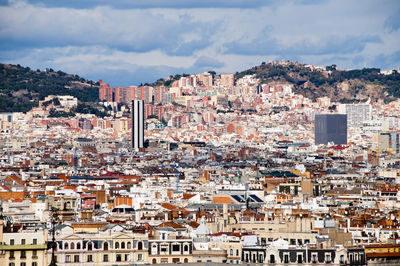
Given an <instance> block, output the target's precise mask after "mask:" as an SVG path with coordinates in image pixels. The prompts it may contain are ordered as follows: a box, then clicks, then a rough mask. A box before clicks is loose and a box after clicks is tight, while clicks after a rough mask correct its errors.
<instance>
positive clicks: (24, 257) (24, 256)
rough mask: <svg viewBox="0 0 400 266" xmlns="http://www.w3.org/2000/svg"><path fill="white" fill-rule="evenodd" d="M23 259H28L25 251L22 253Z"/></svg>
mask: <svg viewBox="0 0 400 266" xmlns="http://www.w3.org/2000/svg"><path fill="white" fill-rule="evenodd" d="M21 259H26V251H25V250H22V251H21Z"/></svg>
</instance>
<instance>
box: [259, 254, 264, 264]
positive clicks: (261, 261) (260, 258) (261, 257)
mask: <svg viewBox="0 0 400 266" xmlns="http://www.w3.org/2000/svg"><path fill="white" fill-rule="evenodd" d="M258 262H260V263H263V255H262V254H259V255H258Z"/></svg>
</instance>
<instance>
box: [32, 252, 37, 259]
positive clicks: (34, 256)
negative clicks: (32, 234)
mask: <svg viewBox="0 0 400 266" xmlns="http://www.w3.org/2000/svg"><path fill="white" fill-rule="evenodd" d="M32 258H37V250H32Z"/></svg>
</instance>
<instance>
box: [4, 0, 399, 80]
mask: <svg viewBox="0 0 400 266" xmlns="http://www.w3.org/2000/svg"><path fill="white" fill-rule="evenodd" d="M281 59H285V60H291V61H298V62H301V63H306V64H315V65H322V66H326V65H331V64H337V65H338V66H339V67H341V68H362V67H379V68H381V69H397V68H398V67H399V66H400V1H398V0H392V1H389V0H377V1H368V0H365V1H351V0H343V1H342V0H331V1H329V0H326V1H325V0H320V1H318V0H297V1H295V0H293V1H290V0H279V1H272V0H271V1H269V0H220V1H218V0H199V1H190V0H99V1H94V0H25V1H21V0H0V62H3V63H12V64H21V65H23V66H29V67H31V68H32V69H37V68H39V69H42V70H43V69H45V68H48V67H50V68H53V69H55V70H62V71H65V72H68V73H73V74H78V75H80V76H83V77H85V78H88V79H92V80H98V79H103V80H104V81H106V82H109V83H111V85H112V86H118V85H122V86H127V85H138V84H140V83H145V82H152V81H154V80H156V79H158V78H160V77H167V76H169V75H171V74H178V73H199V72H204V71H208V70H215V71H216V72H218V73H222V72H236V71H241V70H245V69H247V68H249V67H251V66H255V65H259V64H260V63H261V62H263V61H266V62H268V61H269V60H281Z"/></svg>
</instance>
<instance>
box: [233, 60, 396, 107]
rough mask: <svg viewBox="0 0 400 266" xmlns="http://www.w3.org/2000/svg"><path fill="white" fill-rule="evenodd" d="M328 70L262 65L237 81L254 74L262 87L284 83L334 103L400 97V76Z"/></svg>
mask: <svg viewBox="0 0 400 266" xmlns="http://www.w3.org/2000/svg"><path fill="white" fill-rule="evenodd" d="M327 69H328V70H329V71H321V70H312V69H311V68H309V67H307V66H306V65H303V64H300V63H292V62H284V63H267V64H266V63H262V64H261V65H260V66H255V67H253V68H251V69H248V70H246V71H242V72H240V73H236V75H235V76H236V78H240V77H242V76H244V75H248V74H255V75H256V76H257V77H258V78H259V79H261V81H262V83H263V84H268V83H270V82H276V81H282V82H288V83H291V84H293V85H294V92H295V93H298V94H301V95H303V96H305V97H307V98H310V99H313V100H315V99H316V98H319V97H323V96H327V97H329V98H331V99H332V100H333V101H338V102H354V101H360V100H367V99H368V98H371V99H373V100H377V99H383V100H384V101H385V102H389V101H392V100H395V99H396V98H400V74H399V73H397V72H394V73H392V74H390V75H383V74H380V70H379V69H377V68H364V69H362V70H350V71H341V70H336V67H335V66H334V65H332V66H329V67H327Z"/></svg>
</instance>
